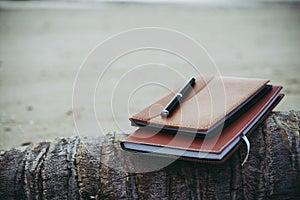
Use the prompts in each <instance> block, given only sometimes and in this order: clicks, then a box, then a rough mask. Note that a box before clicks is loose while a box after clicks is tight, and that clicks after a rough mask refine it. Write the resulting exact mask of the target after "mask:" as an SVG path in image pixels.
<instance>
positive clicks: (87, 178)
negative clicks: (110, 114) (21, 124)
mask: <svg viewBox="0 0 300 200" xmlns="http://www.w3.org/2000/svg"><path fill="white" fill-rule="evenodd" d="M299 118H300V112H299V111H290V112H275V113H272V114H271V115H270V116H269V117H268V119H267V120H266V121H265V122H264V123H263V124H262V125H261V126H260V127H259V128H258V129H257V130H256V131H255V132H254V133H253V134H252V136H251V138H250V142H251V145H252V148H251V151H250V157H249V160H248V162H247V163H246V164H245V165H244V166H243V167H241V162H242V160H243V157H244V154H245V148H243V147H241V148H240V150H238V151H237V152H236V153H235V154H233V156H232V157H231V158H230V159H229V160H228V161H227V162H225V163H223V164H218V165H213V164H200V163H193V162H186V161H175V162H173V163H172V164H170V165H168V166H166V167H164V168H162V169H160V170H157V171H154V172H148V173H134V172H132V171H131V172H128V171H129V170H128V169H129V168H130V169H131V170H135V169H142V168H143V167H147V166H148V165H149V164H150V163H151V159H158V158H153V157H151V156H149V157H145V156H143V157H142V158H139V159H137V160H135V161H134V162H133V159H132V158H131V157H130V155H132V154H126V153H124V151H122V150H120V147H119V139H120V138H122V137H125V134H115V133H112V134H107V135H105V136H104V137H98V138H78V137H74V138H68V139H64V138H61V139H57V140H55V141H53V142H41V143H39V144H36V145H30V146H26V147H20V148H14V149H11V150H8V151H2V152H1V153H0V199H26V198H27V199H300V142H299V140H300V139H299V126H300V124H299ZM83 141H84V142H83ZM135 159H136V158H135ZM149 160H150V161H149ZM141 161H143V162H144V163H143V162H141ZM147 161H148V162H147ZM139 162H140V163H139ZM162 162H163V159H162ZM145 163H146V164H145Z"/></svg>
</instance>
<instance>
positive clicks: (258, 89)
mask: <svg viewBox="0 0 300 200" xmlns="http://www.w3.org/2000/svg"><path fill="white" fill-rule="evenodd" d="M268 83H269V80H264V79H253V78H251V79H250V78H236V77H217V76H214V77H197V78H196V79H195V82H194V84H193V85H191V86H190V91H189V92H188V93H187V94H186V95H185V97H184V98H183V99H182V100H181V101H180V102H179V103H180V104H179V105H177V107H175V108H174V107H173V110H172V113H170V115H168V116H167V117H166V116H163V115H162V114H161V111H162V110H163V109H164V108H166V106H168V104H170V101H172V99H174V96H176V94H177V95H178V91H180V90H175V91H174V92H171V93H170V94H168V95H167V96H165V97H163V98H161V99H160V100H158V101H157V102H155V103H153V104H151V105H149V106H148V107H146V108H145V109H143V110H142V111H140V112H139V113H137V114H136V115H134V116H132V117H131V118H130V121H131V123H132V125H133V126H137V127H139V128H138V129H137V130H136V131H135V132H133V133H132V134H130V135H129V136H128V137H127V138H125V139H124V140H123V141H122V142H121V146H122V148H123V149H124V150H129V151H133V152H147V153H154V154H156V155H158V156H168V157H169V156H176V157H178V156H179V158H180V159H185V160H193V161H199V162H224V161H225V160H226V159H228V158H229V157H230V155H232V153H234V152H235V151H236V150H237V149H238V147H239V146H240V144H241V143H242V140H245V141H246V144H247V145H248V147H249V141H248V140H247V137H249V135H250V133H251V132H252V131H253V130H254V129H255V128H256V127H257V126H258V125H259V124H260V123H261V122H262V121H263V120H264V119H265V118H266V116H267V115H268V113H270V112H271V111H272V109H273V108H274V107H275V106H276V105H277V104H278V103H279V102H280V100H281V99H282V98H283V96H284V95H283V94H281V93H280V91H281V89H282V87H281V86H275V85H270V84H268Z"/></svg>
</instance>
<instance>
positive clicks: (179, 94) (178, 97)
mask: <svg viewBox="0 0 300 200" xmlns="http://www.w3.org/2000/svg"><path fill="white" fill-rule="evenodd" d="M195 81H196V79H195V78H194V77H192V78H191V79H190V80H189V81H188V82H187V83H186V84H185V86H183V88H181V90H179V92H177V94H176V95H175V96H174V97H173V99H172V100H171V101H170V102H169V103H168V104H167V106H166V107H165V108H164V109H163V110H162V111H161V113H160V115H161V116H162V117H163V118H167V117H168V116H169V115H171V114H172V112H173V111H174V110H175V109H176V108H177V106H179V104H180V103H181V102H182V100H183V99H184V98H185V97H186V96H187V95H188V93H189V92H190V91H191V89H192V87H193V86H194V85H195Z"/></svg>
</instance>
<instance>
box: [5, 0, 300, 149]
mask: <svg viewBox="0 0 300 200" xmlns="http://www.w3.org/2000/svg"><path fill="white" fill-rule="evenodd" d="M138 27H163V28H168V29H173V30H176V31H179V32H182V33H184V34H186V35H188V36H190V37H192V38H194V39H195V40H197V41H198V42H199V43H201V44H202V45H203V46H205V48H206V50H207V51H208V52H209V53H210V55H211V56H212V58H213V59H214V61H215V63H216V64H217V66H218V69H219V71H220V73H221V74H222V75H226V76H241V77H257V78H266V79H270V80H271V83H272V84H279V85H282V86H283V87H284V89H283V93H285V95H286V97H285V98H284V100H283V101H282V102H281V103H280V105H279V106H278V107H276V110H280V111H283V110H299V109H300V105H299V102H300V79H299V75H300V5H299V4H284V3H282V4H276V3H257V4H247V5H243V4H238V5H235V4H231V5H224V4H208V5H206V4H187V5H184V4H148V3H145V4H143V3H141V4H140V3H91V4H83V3H66V2H65V3H49V2H48V3H47V2H6V1H1V2H0V96H1V97H0V137H1V139H0V149H6V148H10V147H16V146H20V145H26V144H29V143H34V142H38V141H43V140H50V139H54V138H56V137H67V136H73V135H77V134H78V133H77V131H76V127H75V123H74V119H73V115H75V116H77V117H78V118H80V119H82V120H83V123H84V114H83V112H84V110H85V107H81V108H80V109H75V110H73V109H72V93H73V86H74V81H75V77H76V74H77V72H78V70H79V67H80V66H81V65H82V63H83V61H84V59H85V58H86V57H87V55H88V54H89V52H90V51H91V50H92V49H93V48H95V46H96V45H97V44H99V43H100V42H102V41H104V40H105V39H107V38H108V37H110V36H112V35H114V34H117V33H119V32H122V31H126V30H129V29H134V28H138ZM150 62H153V63H164V64H166V65H168V66H173V67H174V69H176V70H177V71H178V73H182V74H185V73H188V72H187V71H188V70H187V68H188V66H187V64H186V63H184V62H182V61H180V59H178V58H174V57H173V56H170V55H165V54H163V53H161V52H137V53H136V54H132V55H128V56H127V57H126V56H125V57H124V58H123V59H121V60H119V61H118V62H116V63H115V64H114V68H113V70H112V71H111V73H110V76H109V79H112V80H113V81H118V80H119V79H120V77H121V76H122V74H124V73H126V71H128V70H130V69H131V67H132V66H137V65H141V64H144V63H150ZM100 68H101V66H100ZM97 70H98V71H99V70H100V69H97V68H95V71H97ZM101 70H103V69H101ZM156 73H157V72H156ZM88 81H89V80H88V79H87V80H86V82H87V83H88ZM175 82H176V81H175ZM106 90H107V91H106ZM110 90H111V89H110V88H109V87H103V91H102V93H101V94H102V95H103V94H104V96H105V94H106V92H109V91H110ZM141 94H142V93H141ZM144 94H149V95H140V98H139V99H138V100H137V101H136V103H135V104H134V105H129V107H130V112H134V111H137V110H139V109H141V108H143V107H145V106H147V105H148V104H149V103H151V102H152V101H153V100H155V99H158V98H160V97H161V96H162V95H164V94H166V90H159V91H156V89H155V87H154V88H148V89H147V91H145V93H144ZM99 98H101V97H100V96H99ZM97 102H99V105H98V104H97V105H96V106H97V108H98V110H97V112H96V113H97V116H98V119H97V120H98V121H99V122H101V124H102V126H103V130H102V131H103V132H107V131H114V130H118V129H119V128H120V127H118V124H116V123H115V121H114V119H113V118H112V115H111V113H110V112H111V111H110V109H109V108H111V104H110V102H109V98H107V99H104V100H103V102H102V101H101V100H99V101H97ZM126 102H127V100H126ZM128 102H129V103H130V101H128ZM128 117H129V116H128V113H127V112H122V113H119V115H117V116H116V118H118V120H119V121H120V122H121V123H122V125H121V126H123V123H124V124H127V125H128V126H130V123H129V121H128ZM87 123H88V122H87ZM124 126H125V125H124ZM93 134H97V132H96V133H93ZM81 135H85V133H82V134H81ZM86 135H89V134H88V133H87V134H86Z"/></svg>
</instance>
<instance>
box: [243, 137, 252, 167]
mask: <svg viewBox="0 0 300 200" xmlns="http://www.w3.org/2000/svg"><path fill="white" fill-rule="evenodd" d="M242 139H243V140H244V141H245V143H246V146H247V154H246V156H245V158H244V161H243V163H242V166H243V165H244V164H245V163H246V162H247V160H248V157H249V152H250V142H249V140H248V138H247V137H246V135H243V136H242Z"/></svg>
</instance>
